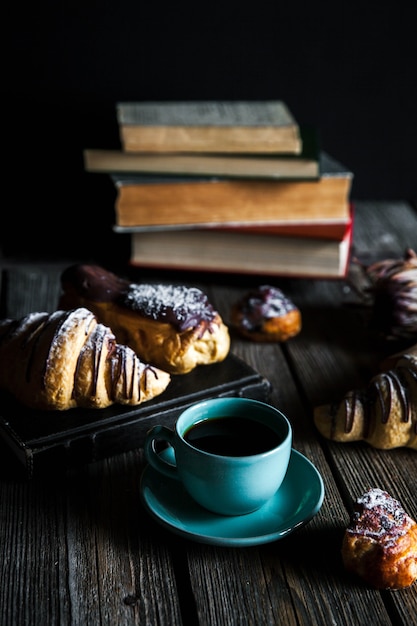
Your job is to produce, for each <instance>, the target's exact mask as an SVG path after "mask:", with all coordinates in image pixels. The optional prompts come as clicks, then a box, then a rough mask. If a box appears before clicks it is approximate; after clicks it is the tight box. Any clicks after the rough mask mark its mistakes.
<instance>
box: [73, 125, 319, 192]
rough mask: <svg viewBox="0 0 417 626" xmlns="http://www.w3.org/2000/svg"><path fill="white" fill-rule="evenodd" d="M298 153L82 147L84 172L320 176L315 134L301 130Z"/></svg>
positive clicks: (280, 178)
mask: <svg viewBox="0 0 417 626" xmlns="http://www.w3.org/2000/svg"><path fill="white" fill-rule="evenodd" d="M301 136H302V150H301V152H300V154H298V155H294V154H279V155H275V154H248V153H244V154H231V153H226V154H224V153H223V154H215V153H208V154H207V153H204V154H203V153H194V154H186V153H181V154H179V153H150V152H125V151H123V150H98V149H86V150H84V166H85V170H86V171H87V172H97V173H108V174H111V173H120V174H122V173H132V174H134V173H137V174H179V175H185V176H201V175H204V176H218V177H226V178H233V177H236V178H272V179H278V180H290V179H301V180H308V179H312V180H314V179H318V178H319V177H320V163H319V149H318V139H317V134H316V133H315V132H314V130H313V129H305V128H304V129H301Z"/></svg>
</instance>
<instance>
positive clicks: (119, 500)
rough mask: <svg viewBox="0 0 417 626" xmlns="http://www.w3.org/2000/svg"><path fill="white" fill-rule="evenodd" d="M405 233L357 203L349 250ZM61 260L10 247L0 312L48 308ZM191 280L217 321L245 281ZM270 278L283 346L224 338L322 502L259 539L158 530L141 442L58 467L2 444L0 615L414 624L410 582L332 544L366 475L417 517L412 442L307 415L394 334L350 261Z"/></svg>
mask: <svg viewBox="0 0 417 626" xmlns="http://www.w3.org/2000/svg"><path fill="white" fill-rule="evenodd" d="M408 246H411V247H414V248H416V249H417V215H416V213H415V212H414V210H413V208H412V207H411V206H410V205H408V204H407V203H405V202H389V203H388V202H387V203H384V202H379V203H377V202H362V203H357V207H356V227H355V235H354V254H355V255H356V256H358V257H359V258H361V259H363V260H364V261H371V260H375V259H377V258H386V257H388V256H401V255H402V254H403V252H404V250H405V248H406V247H408ZM65 264H66V262H65V263H64V262H63V263H53V264H51V263H44V264H42V263H36V264H35V263H31V262H28V261H22V260H21V261H18V262H16V260H10V259H3V260H2V266H3V272H2V294H1V295H2V299H1V305H2V316H6V315H7V316H12V317H18V316H20V315H23V314H25V313H27V312H29V311H33V310H51V311H52V310H54V309H55V308H56V303H57V297H58V294H59V275H60V272H61V270H62V269H63V266H65ZM133 278H135V277H134V276H133ZM199 280H200V282H198V283H197V282H196V284H198V285H199V286H203V287H204V289H205V290H206V291H207V293H208V294H209V296H210V298H211V299H212V301H213V302H214V304H215V305H216V307H217V308H218V309H219V311H220V312H221V314H222V315H223V317H224V319H225V320H226V321H228V319H229V312H230V306H231V303H232V302H233V301H234V300H235V299H237V298H238V296H239V295H240V294H241V293H244V292H245V291H246V290H247V289H248V287H249V286H252V284H253V282H254V279H247V280H245V279H239V280H236V281H232V280H228V279H227V278H226V277H223V279H222V280H218V281H214V280H212V279H210V280H208V279H207V280H205V281H202V279H201V277H200V279H199ZM257 282H258V284H259V281H257ZM263 282H273V284H276V285H278V286H281V288H283V289H284V290H285V291H286V293H287V294H288V295H289V296H290V297H291V298H292V299H293V300H294V302H295V303H296V304H297V305H298V306H299V308H300V309H301V312H302V315H303V330H302V332H301V333H300V334H299V335H298V336H297V337H295V338H294V339H292V340H290V341H288V342H287V343H286V344H283V345H279V344H262V345H261V344H254V343H249V342H246V341H244V340H241V339H239V338H237V337H236V336H235V335H233V334H232V352H233V353H234V354H236V355H237V356H239V357H241V358H242V359H243V360H244V361H246V362H247V363H249V364H250V365H251V366H252V367H253V368H255V370H256V371H258V372H259V373H260V374H261V375H262V376H265V377H266V378H267V379H268V380H269V381H270V382H271V384H272V392H271V396H270V402H271V403H272V404H274V405H276V406H277V407H279V408H280V409H281V410H282V411H283V412H284V413H286V415H287V416H288V417H289V419H290V420H291V422H292V424H293V428H294V448H295V449H296V450H299V451H300V452H301V453H303V454H304V455H306V456H307V457H308V458H309V459H310V460H311V461H312V462H313V463H314V465H315V466H316V467H317V468H318V470H319V471H320V473H321V475H322V477H323V481H324V485H325V497H324V502H323V505H322V507H321V510H320V511H319V513H318V514H317V515H316V516H315V517H314V518H313V519H312V520H311V521H310V522H309V523H308V524H307V525H305V526H304V527H302V528H300V529H298V530H296V531H295V532H294V533H292V534H290V535H288V536H287V537H286V538H284V539H281V540H279V541H275V542H272V543H268V544H264V545H259V546H251V547H245V548H238V547H236V548H235V547H219V546H212V545H206V544H202V543H196V542H193V541H191V540H188V539H185V538H182V537H179V536H177V535H174V534H173V533H171V532H169V531H168V530H165V529H163V528H162V527H161V526H159V525H158V524H156V523H155V522H154V521H152V519H151V518H150V517H149V515H148V514H147V512H146V511H145V510H144V508H143V506H142V504H141V502H140V498H139V481H140V477H141V473H142V471H143V469H144V467H145V463H144V459H143V451H142V449H140V448H139V449H133V450H131V451H129V452H124V453H122V454H119V455H116V456H113V457H111V458H108V459H103V460H99V461H96V462H94V463H90V464H87V465H81V466H79V467H74V468H70V469H69V470H68V471H67V472H64V473H63V474H61V473H57V472H55V471H54V467H51V468H50V471H49V472H47V474H46V475H44V474H43V475H42V476H36V475H35V476H34V477H33V478H32V480H26V479H25V478H24V477H23V476H22V475H21V472H20V471H19V467H18V464H17V461H16V460H15V458H14V456H13V455H12V454H11V453H10V452H9V450H8V448H6V447H5V446H4V445H3V444H2V445H1V447H0V452H1V455H0V563H1V569H0V572H1V573H0V623H1V624H2V626H9V625H18V626H23V625H31V626H37V625H39V626H46V625H52V624H60V625H66V624H80V625H83V626H86V625H88V624H93V625H97V624H108V625H111V626H115V625H117V626H121V625H122V624H141V625H145V624H149V625H152V626H154V625H156V624H160V625H162V624H166V625H167V626H173V625H174V624H190V625H193V626H195V625H196V624H210V625H215V626H220V625H221V624H225V625H227V626H230V625H232V624H233V625H238V624H239V625H242V626H248V625H249V624H253V625H254V626H260V625H261V624H286V625H288V626H289V625H291V624H294V625H300V624H303V625H304V624H320V625H322V624H326V625H328V624H337V625H342V624H346V625H347V624H349V625H352V624H355V625H359V624H360V625H362V624H363V625H366V626H368V625H369V624H378V626H382V625H386V624H396V625H398V624H404V625H407V626H409V625H410V624H417V584H414V585H412V586H411V587H410V588H408V589H405V590H402V591H396V592H389V591H376V590H373V589H370V588H368V587H367V586H366V585H364V584H362V583H361V582H360V580H358V579H356V578H355V577H352V576H350V575H348V574H347V573H346V571H345V570H344V568H343V565H342V562H341V555H340V548H341V541H342V536H343V532H344V529H345V527H346V525H347V524H348V521H349V515H350V513H351V510H352V502H353V500H355V499H356V498H357V497H358V496H359V495H361V493H363V492H364V491H366V490H368V489H369V488H371V487H380V488H383V489H386V490H387V491H389V492H390V493H391V495H393V496H394V497H397V498H398V499H399V500H400V501H401V502H402V504H403V506H404V507H405V508H406V510H407V511H408V513H409V514H410V515H411V516H412V517H414V518H417V480H416V477H417V452H416V451H413V450H407V449H396V450H392V451H378V450H375V449H373V448H371V447H370V446H368V445H367V444H365V443H354V444H337V443H331V442H328V441H325V440H323V439H322V438H320V437H319V436H318V434H317V432H316V430H315V427H314V424H313V419H312V409H313V407H314V406H316V405H317V404H321V403H327V402H329V401H331V400H336V399H340V397H341V396H342V394H344V392H346V391H347V390H349V389H352V388H354V387H357V386H362V385H364V384H365V383H366V382H368V380H369V378H370V376H371V375H372V374H373V373H375V371H376V370H377V367H378V363H379V361H380V359H381V358H383V357H384V356H385V355H387V354H390V353H391V352H394V351H395V348H396V347H397V346H395V345H393V344H389V345H387V343H386V342H383V341H381V340H380V339H379V338H378V337H376V336H375V334H374V333H373V330H372V327H370V326H369V308H367V307H366V306H363V303H362V299H361V298H360V297H359V295H358V294H357V292H356V288H354V287H353V286H352V285H357V284H358V267H357V266H356V265H352V269H351V272H350V276H349V280H347V281H321V280H320V281H313V280H283V279H281V280H278V279H276V280H274V281H271V279H268V280H264V281H263ZM416 342H417V338H416Z"/></svg>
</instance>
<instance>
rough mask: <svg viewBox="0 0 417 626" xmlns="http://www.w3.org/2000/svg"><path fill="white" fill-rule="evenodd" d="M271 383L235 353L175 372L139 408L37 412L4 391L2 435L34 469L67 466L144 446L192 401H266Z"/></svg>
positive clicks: (0, 414)
mask: <svg viewBox="0 0 417 626" xmlns="http://www.w3.org/2000/svg"><path fill="white" fill-rule="evenodd" d="M269 393H270V383H269V382H268V381H267V380H266V379H265V378H263V377H262V376H261V375H260V374H258V373H257V372H256V371H255V370H253V369H252V368H251V367H250V366H249V365H247V364H246V363H245V362H244V361H242V360H241V359H239V358H238V357H236V356H235V355H233V354H229V356H228V357H227V358H226V359H225V360H224V361H223V362H222V363H216V364H213V365H205V366H200V367H197V368H196V369H195V370H193V371H192V372H190V373H189V374H186V375H182V376H173V377H172V379H171V383H170V384H169V386H168V388H167V389H166V390H165V391H164V393H163V394H161V395H160V396H158V397H157V398H154V399H153V400H150V401H149V402H146V403H144V404H143V405H140V406H138V407H121V406H116V405H114V406H111V407H109V408H107V409H92V410H91V409H71V410H69V411H63V412H62V411H51V412H45V411H36V410H33V409H27V408H25V407H22V405H21V404H19V403H18V402H16V400H14V399H13V398H11V397H10V396H9V395H8V394H7V395H6V394H3V395H0V437H1V438H3V440H4V441H5V442H6V443H7V444H8V445H9V446H10V448H11V449H12V451H13V452H14V454H15V455H16V457H17V459H18V460H19V461H20V462H21V463H22V464H23V465H24V467H25V470H26V473H27V476H28V477H29V478H31V477H33V474H34V472H35V471H38V470H39V471H42V470H43V469H49V470H50V469H52V468H53V469H55V468H65V467H68V466H71V465H78V464H83V463H89V462H92V461H96V460H99V459H103V458H106V457H109V456H113V455H116V454H119V453H121V452H127V451H129V450H132V449H135V448H139V447H141V446H142V445H143V441H144V437H145V435H146V433H147V431H148V430H149V428H151V427H152V426H153V425H155V424H164V425H166V426H172V425H173V424H174V422H175V420H176V419H177V417H178V415H179V414H180V413H181V412H182V411H183V410H184V409H185V408H186V407H187V406H189V405H190V404H193V403H195V402H198V401H200V400H203V399H208V398H216V397H228V396H241V397H247V398H253V399H255V400H261V401H263V402H265V401H267V400H268V397H269Z"/></svg>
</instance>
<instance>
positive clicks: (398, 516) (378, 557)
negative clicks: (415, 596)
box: [342, 489, 417, 590]
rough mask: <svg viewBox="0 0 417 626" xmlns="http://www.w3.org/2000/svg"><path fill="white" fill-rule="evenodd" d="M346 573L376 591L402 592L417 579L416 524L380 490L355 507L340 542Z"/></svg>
mask: <svg viewBox="0 0 417 626" xmlns="http://www.w3.org/2000/svg"><path fill="white" fill-rule="evenodd" d="M342 559H343V563H344V566H345V568H346V569H347V571H349V572H352V573H354V574H356V575H358V576H359V577H360V578H361V579H362V580H364V582H365V583H367V584H368V585H370V586H371V587H373V588H375V589H393V590H394V589H403V588H405V587H409V586H410V585H412V584H413V583H414V581H415V580H416V579H417V523H416V522H415V521H414V520H413V519H412V518H411V517H410V516H409V515H408V514H407V513H406V511H405V510H404V508H403V507H402V505H401V504H400V503H399V502H398V500H395V499H394V498H392V497H391V496H390V495H389V494H388V493H387V492H386V491H383V490H382V489H370V490H369V491H368V492H366V493H364V494H363V495H362V496H361V497H360V498H358V500H357V501H356V503H355V507H354V513H353V515H352V518H351V521H350V524H349V526H348V528H347V529H346V531H345V534H344V537H343V542H342Z"/></svg>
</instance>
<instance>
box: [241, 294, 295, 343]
mask: <svg viewBox="0 0 417 626" xmlns="http://www.w3.org/2000/svg"><path fill="white" fill-rule="evenodd" d="M231 322H232V325H233V326H234V328H235V329H236V330H237V332H238V333H239V334H240V335H242V336H243V337H245V338H246V339H250V340H251V341H258V342H263V341H278V342H283V341H287V340H288V339H290V338H291V337H294V336H295V335H297V334H298V333H299V332H300V330H301V313H300V311H299V309H298V308H297V307H296V306H295V304H294V303H293V302H291V300H290V299H289V298H288V297H287V296H286V295H285V294H284V293H283V292H282V291H281V290H280V289H277V288H276V287H272V286H271V285H261V286H260V287H258V288H257V289H254V290H252V291H250V292H249V293H247V294H245V295H244V296H243V297H242V298H241V299H240V300H239V301H238V302H236V303H235V304H234V305H233V307H232V312H231Z"/></svg>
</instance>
